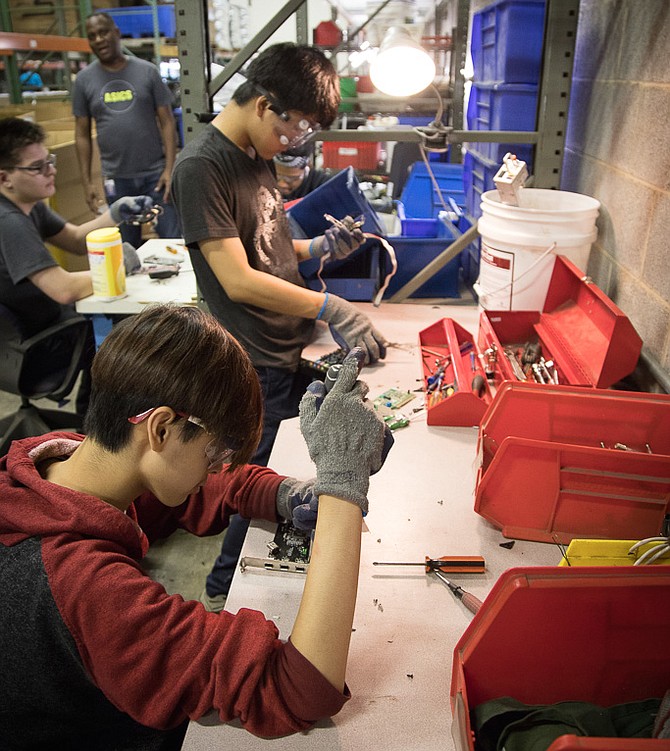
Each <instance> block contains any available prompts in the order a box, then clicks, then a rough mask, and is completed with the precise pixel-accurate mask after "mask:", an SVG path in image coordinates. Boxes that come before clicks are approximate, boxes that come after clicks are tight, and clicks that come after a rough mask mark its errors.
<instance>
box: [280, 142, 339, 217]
mask: <svg viewBox="0 0 670 751" xmlns="http://www.w3.org/2000/svg"><path fill="white" fill-rule="evenodd" d="M273 161H274V168H275V173H276V175H277V187H278V188H279V190H280V192H281V197H282V200H283V201H284V203H285V204H287V203H289V202H291V201H296V200H298V199H299V198H304V197H305V196H306V195H308V194H309V193H311V192H312V191H313V190H316V188H318V187H319V185H323V184H324V183H327V182H328V180H330V178H331V177H332V176H333V174H332V173H330V172H327V171H325V170H319V169H315V168H314V145H313V144H312V143H306V144H305V145H304V146H300V147H298V148H297V149H287V150H286V151H282V152H281V153H280V154H277V155H276V156H275V158H274V160H273Z"/></svg>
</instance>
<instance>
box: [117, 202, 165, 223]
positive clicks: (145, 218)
mask: <svg viewBox="0 0 670 751" xmlns="http://www.w3.org/2000/svg"><path fill="white" fill-rule="evenodd" d="M109 213H110V214H111V215H112V220H113V221H114V222H115V223H116V224H146V223H147V222H151V221H152V220H153V219H155V218H156V217H157V216H158V215H159V214H162V213H163V209H162V208H161V207H160V206H154V202H153V199H152V198H151V197H150V196H124V197H123V198H119V200H118V201H114V203H113V204H112V205H111V206H110V207H109Z"/></svg>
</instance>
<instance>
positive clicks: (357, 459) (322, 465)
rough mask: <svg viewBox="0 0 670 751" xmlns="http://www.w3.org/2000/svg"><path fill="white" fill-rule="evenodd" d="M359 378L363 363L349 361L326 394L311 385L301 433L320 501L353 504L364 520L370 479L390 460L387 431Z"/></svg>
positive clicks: (303, 405)
mask: <svg viewBox="0 0 670 751" xmlns="http://www.w3.org/2000/svg"><path fill="white" fill-rule="evenodd" d="M357 378H358V362H357V360H356V358H355V357H354V356H353V355H349V356H347V357H346V358H345V360H344V362H343V363H342V369H341V370H340V372H339V375H338V377H337V380H336V381H335V384H334V385H333V387H332V389H331V390H330V391H329V392H328V393H327V394H326V388H325V386H324V384H323V383H322V382H321V381H314V383H311V384H310V385H309V387H308V389H307V391H306V393H305V395H304V396H303V398H302V401H301V402H300V430H301V432H302V435H303V437H304V439H305V442H306V443H307V448H308V450H309V455H310V457H311V458H312V461H313V462H314V464H316V483H315V485H314V492H315V493H316V494H317V496H320V495H332V496H335V497H336V498H343V499H344V500H347V501H351V502H352V503H355V504H357V505H358V506H359V507H360V508H361V510H362V512H363V514H364V515H365V514H367V511H368V499H367V492H368V485H369V483H370V475H371V474H372V473H373V472H376V471H377V470H379V468H380V467H381V466H382V464H383V463H384V459H385V458H386V457H385V453H384V450H385V445H384V438H385V430H384V428H385V427H386V426H385V425H384V423H383V421H382V420H381V419H380V418H379V417H378V416H377V413H376V412H375V411H374V409H373V408H372V406H371V405H370V404H366V403H364V398H365V395H366V394H367V392H368V387H367V386H366V385H365V384H364V383H363V382H362V381H358V380H357Z"/></svg>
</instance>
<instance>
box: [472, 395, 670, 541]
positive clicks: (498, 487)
mask: <svg viewBox="0 0 670 751" xmlns="http://www.w3.org/2000/svg"><path fill="white" fill-rule="evenodd" d="M669 425H670V395H668V394H650V393H640V392H630V391H611V390H601V389H598V390H594V389H589V388H584V387H575V386H544V385H541V384H535V383H518V382H515V381H508V382H506V383H504V384H503V385H502V386H501V387H500V388H499V389H498V392H497V394H496V395H495V398H494V399H493V401H492V402H491V405H490V407H489V408H488V410H487V411H486V413H485V415H484V417H483V418H482V421H481V426H480V429H479V439H478V451H477V455H478V458H479V462H480V466H479V469H478V471H477V484H476V489H475V505H474V508H475V511H476V512H477V513H478V514H480V515H481V516H483V517H484V518H485V519H487V520H488V521H489V522H491V523H492V524H493V525H494V526H495V527H497V528H498V529H501V530H502V533H503V535H504V536H505V537H510V538H521V539H524V540H536V541H538V542H549V543H552V542H560V543H565V544H568V543H569V542H570V541H571V540H572V539H574V538H576V537H590V538H604V539H608V538H609V539H629V538H634V539H638V540H641V539H643V538H645V537H650V536H653V535H658V534H659V533H660V531H661V528H662V524H663V519H664V515H665V514H667V513H670V430H669V429H668V426H669Z"/></svg>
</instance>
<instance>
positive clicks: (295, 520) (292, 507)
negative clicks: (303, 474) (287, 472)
mask: <svg viewBox="0 0 670 751" xmlns="http://www.w3.org/2000/svg"><path fill="white" fill-rule="evenodd" d="M315 482H316V478H315V477H313V478H312V479H311V480H296V479H295V478H294V477H287V478H286V479H285V480H283V481H282V482H281V484H280V485H279V488H278V489H277V513H278V514H279V516H281V517H282V519H288V521H290V522H291V524H293V526H294V527H297V529H303V530H305V531H309V530H312V529H315V527H316V515H317V511H318V507H319V499H318V497H317V495H316V493H315V492H314V483H315Z"/></svg>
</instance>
